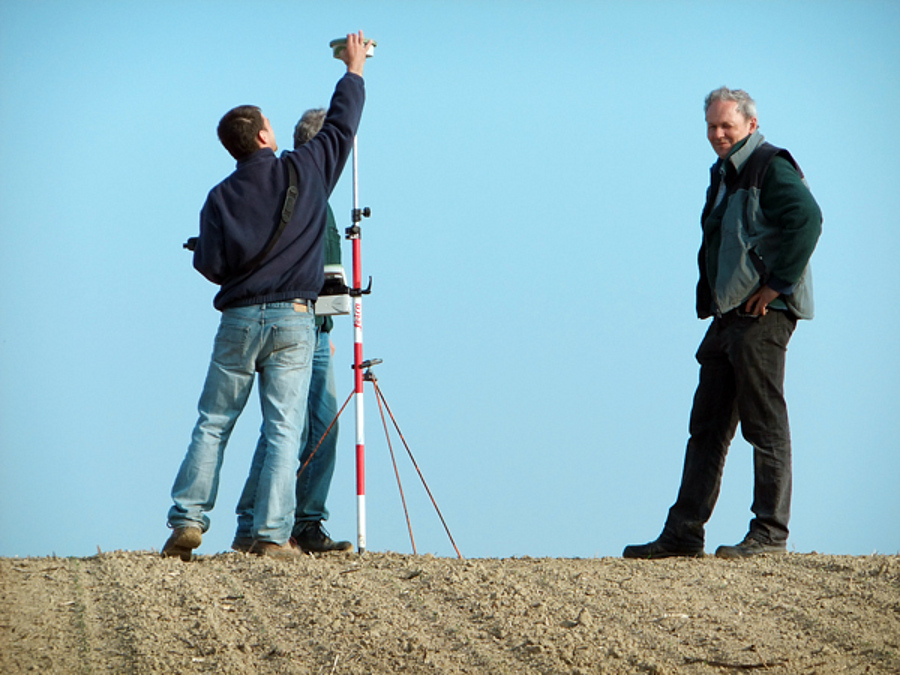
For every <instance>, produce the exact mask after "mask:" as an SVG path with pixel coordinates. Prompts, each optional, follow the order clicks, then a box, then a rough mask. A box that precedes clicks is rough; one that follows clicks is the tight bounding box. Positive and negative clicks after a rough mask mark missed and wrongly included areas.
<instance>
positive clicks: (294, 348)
mask: <svg viewBox="0 0 900 675" xmlns="http://www.w3.org/2000/svg"><path fill="white" fill-rule="evenodd" d="M313 340H315V330H314V328H313V323H312V321H308V322H307V321H304V322H302V323H297V322H294V321H291V322H285V323H279V324H277V325H275V326H273V327H272V355H271V356H272V361H273V362H275V363H277V364H278V365H280V366H308V365H311V363H312V355H313Z"/></svg>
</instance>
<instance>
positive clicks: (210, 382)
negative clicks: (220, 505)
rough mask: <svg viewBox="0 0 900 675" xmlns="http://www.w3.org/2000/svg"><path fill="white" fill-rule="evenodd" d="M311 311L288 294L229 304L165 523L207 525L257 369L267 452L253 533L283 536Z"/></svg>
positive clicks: (289, 516) (280, 540) (305, 387)
mask: <svg viewBox="0 0 900 675" xmlns="http://www.w3.org/2000/svg"><path fill="white" fill-rule="evenodd" d="M314 339H315V316H314V315H313V313H312V312H311V311H310V312H306V311H302V312H301V311H296V310H295V309H294V305H293V304H292V303H290V302H277V303H270V304H263V305H252V306H249V307H237V308H233V309H226V310H225V311H224V312H223V313H222V318H221V321H220V323H219V330H218V333H217V334H216V340H215V346H214V347H213V355H212V360H211V362H210V364H209V371H208V373H207V376H206V383H205V384H204V387H203V393H202V394H201V395H200V403H199V405H198V410H199V413H200V416H199V419H198V420H197V424H196V426H195V427H194V431H193V435H192V437H191V444H190V446H189V447H188V451H187V455H186V456H185V458H184V461H183V462H182V464H181V468H180V470H179V471H178V475H177V476H176V478H175V484H174V486H173V487H172V499H173V501H174V502H175V503H174V505H173V506H172V508H171V509H170V510H169V525H170V526H171V527H173V528H177V527H184V526H188V525H191V526H195V527H199V528H200V529H201V530H202V531H204V532H205V531H206V530H207V529H209V517H208V516H207V515H206V512H208V511H211V510H212V508H213V506H215V503H216V493H217V492H218V488H219V472H220V470H221V468H222V460H223V458H224V455H225V446H226V445H227V444H228V439H229V437H230V436H231V432H232V430H233V429H234V424H235V422H236V421H237V418H238V416H239V415H240V414H241V412H242V411H243V409H244V406H245V405H246V404H247V399H248V398H249V396H250V391H251V389H252V388H253V380H254V376H255V375H256V374H257V373H258V374H259V398H260V403H261V406H262V414H263V427H262V434H263V436H264V437H265V439H266V444H267V448H268V452H267V453H266V457H265V461H264V462H263V463H262V465H261V466H260V467H259V471H258V486H257V490H256V493H255V503H254V508H253V513H254V518H253V522H252V525H251V536H252V537H253V538H254V539H259V540H261V541H271V542H274V543H276V544H284V543H285V542H287V541H288V539H289V538H290V533H291V527H292V525H293V520H294V506H295V504H294V500H295V496H294V482H295V476H296V473H297V468H298V466H299V452H298V450H297V448H298V447H299V445H300V438H301V435H302V433H303V427H304V424H305V418H306V397H307V393H308V391H309V382H310V374H311V370H312V352H313V340H314Z"/></svg>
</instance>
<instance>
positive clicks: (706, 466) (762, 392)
mask: <svg viewBox="0 0 900 675" xmlns="http://www.w3.org/2000/svg"><path fill="white" fill-rule="evenodd" d="M795 326H796V319H794V317H793V315H791V314H790V313H788V312H783V311H778V310H770V311H769V312H768V313H767V314H766V315H765V316H762V317H749V316H745V315H742V314H740V313H738V312H730V313H729V314H726V315H725V316H723V317H721V318H718V319H715V320H714V321H713V322H712V325H711V326H710V327H709V330H708V331H707V333H706V336H705V337H704V338H703V342H701V343H700V348H699V349H698V350H697V361H699V363H700V383H699V384H698V385H697V391H696V393H695V394H694V407H693V409H692V410H691V423H690V440H689V441H688V444H687V451H686V453H685V458H684V473H683V474H682V478H681V488H680V489H679V491H678V499H677V501H676V502H675V504H674V505H673V506H672V508H671V509H669V516H668V519H667V520H666V526H665V529H664V531H663V535H662V536H663V539H668V540H670V541H677V542H680V543H683V544H686V545H689V546H702V545H703V543H704V526H705V525H706V522H707V521H708V520H709V518H710V516H711V515H712V512H713V508H714V507H715V505H716V500H717V499H718V497H719V488H720V486H721V483H722V470H723V469H724V467H725V456H726V454H727V453H728V447H729V445H730V444H731V440H732V439H733V438H734V434H735V431H736V430H737V424H738V422H740V423H741V434H742V435H743V437H744V439H745V440H746V441H747V442H748V443H750V445H752V446H753V465H754V480H755V482H754V491H753V506H752V511H753V513H754V515H755V516H756V517H755V518H754V519H753V520H751V521H750V533H751V534H753V535H754V537H755V538H756V539H758V540H760V541H762V542H763V543H770V544H781V543H784V542H785V541H786V540H787V536H788V520H789V519H790V510H791V433H790V427H789V425H788V414H787V404H786V402H785V399H784V363H785V353H786V351H787V345H788V341H790V339H791V335H792V334H793V332H794V327H795Z"/></svg>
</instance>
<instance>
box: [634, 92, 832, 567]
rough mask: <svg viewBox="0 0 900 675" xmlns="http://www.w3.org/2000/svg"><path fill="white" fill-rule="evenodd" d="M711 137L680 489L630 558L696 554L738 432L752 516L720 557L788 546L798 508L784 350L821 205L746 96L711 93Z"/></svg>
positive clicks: (800, 311)
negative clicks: (702, 328) (697, 331)
mask: <svg viewBox="0 0 900 675" xmlns="http://www.w3.org/2000/svg"><path fill="white" fill-rule="evenodd" d="M705 113H706V129H707V131H706V135H707V138H708V140H709V143H710V145H711V146H712V148H713V150H714V151H715V153H716V155H717V156H718V160H717V161H716V163H715V164H713V166H712V169H711V180H710V185H709V188H708V189H707V193H706V205H705V206H704V208H703V212H702V216H701V226H702V230H703V239H702V244H701V246H700V253H699V259H698V262H699V266H700V280H699V282H698V284H697V315H698V317H699V318H701V319H706V318H709V317H712V318H713V320H712V324H711V325H710V327H709V329H708V330H707V333H706V336H705V337H704V338H703V341H702V342H701V344H700V348H699V349H698V351H697V361H698V362H699V363H700V381H699V384H698V385H697V391H696V393H695V394H694V405H693V409H692V411H691V419H690V439H689V441H688V444H687V450H686V453H685V460H684V470H683V474H682V478H681V487H680V489H679V491H678V497H677V499H676V501H675V504H674V505H673V506H672V507H671V508H670V509H669V514H668V518H667V519H666V523H665V526H664V528H663V531H662V534H660V536H659V537H658V538H657V539H656V540H654V541H651V542H649V543H647V544H640V545H632V546H627V547H626V548H625V551H624V553H623V556H624V557H626V558H649V559H654V558H668V557H674V556H686V557H699V556H702V555H703V551H704V536H705V533H704V529H705V525H706V523H707V521H708V520H709V518H710V517H711V516H712V512H713V508H714V507H715V504H716V500H717V499H718V496H719V488H720V486H721V481H722V471H723V468H724V466H725V456H726V454H727V452H728V448H729V446H730V444H731V441H732V439H733V438H734V435H735V432H736V431H737V426H738V423H740V425H741V433H742V435H743V437H744V438H745V439H746V440H747V442H748V443H749V444H750V445H752V446H753V466H754V492H753V505H752V507H751V509H752V511H753V514H754V516H755V517H754V518H753V519H752V520H751V521H750V528H749V532H748V533H747V535H746V536H745V537H744V539H743V541H741V542H740V543H739V544H736V545H734V546H720V547H719V548H718V549H717V550H716V555H717V556H719V557H722V558H742V557H747V556H753V555H758V554H763V553H783V552H784V551H785V550H786V548H787V546H786V542H787V537H788V520H789V518H790V505H791V438H790V428H789V425H788V414H787V404H786V402H785V398H784V367H785V352H786V350H787V345H788V341H789V340H790V338H791V335H792V334H793V331H794V328H795V326H796V322H797V319H811V318H812V315H813V301H812V279H811V275H810V272H809V259H810V257H811V255H812V252H813V250H814V249H815V247H816V242H817V241H818V238H819V235H820V234H821V231H822V213H821V211H820V210H819V207H818V205H817V204H816V201H815V199H813V196H812V194H811V193H810V191H809V189H808V187H807V185H806V181H805V180H804V178H803V173H802V172H801V171H800V167H799V166H798V164H797V163H796V162H795V161H794V159H793V157H791V155H790V153H788V152H787V150H783V149H781V148H777V147H775V146H773V145H771V144H769V143H766V142H765V141H764V139H763V136H762V134H760V133H759V129H758V126H759V125H758V122H757V117H756V104H755V102H754V101H753V99H752V98H750V96H749V95H748V94H747V92H745V91H742V90H740V89H728V88H726V87H721V88H719V89H716V90H715V91H713V92H711V93H710V94H709V96H707V97H706V102H705Z"/></svg>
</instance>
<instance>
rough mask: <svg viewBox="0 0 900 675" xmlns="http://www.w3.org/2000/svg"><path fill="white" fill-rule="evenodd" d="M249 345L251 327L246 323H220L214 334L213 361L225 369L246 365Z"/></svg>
mask: <svg viewBox="0 0 900 675" xmlns="http://www.w3.org/2000/svg"><path fill="white" fill-rule="evenodd" d="M250 344H251V327H250V325H249V324H247V323H237V322H234V323H232V322H229V321H222V323H221V324H219V330H218V332H217V333H216V341H215V347H214V348H213V361H215V362H216V363H218V364H219V365H221V366H223V367H225V368H238V367H240V366H242V365H246V364H247V361H248V359H249V352H250Z"/></svg>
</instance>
